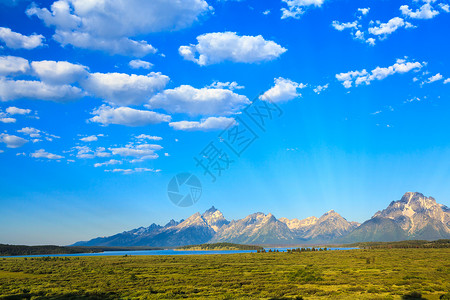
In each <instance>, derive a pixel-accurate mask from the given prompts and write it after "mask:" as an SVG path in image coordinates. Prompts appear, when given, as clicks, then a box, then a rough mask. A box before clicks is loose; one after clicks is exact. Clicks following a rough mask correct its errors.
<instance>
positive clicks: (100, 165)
mask: <svg viewBox="0 0 450 300" xmlns="http://www.w3.org/2000/svg"><path fill="white" fill-rule="evenodd" d="M118 164H122V162H121V161H120V160H117V159H110V160H108V161H105V162H103V163H96V164H94V167H95V168H98V167H103V166H111V165H118Z"/></svg>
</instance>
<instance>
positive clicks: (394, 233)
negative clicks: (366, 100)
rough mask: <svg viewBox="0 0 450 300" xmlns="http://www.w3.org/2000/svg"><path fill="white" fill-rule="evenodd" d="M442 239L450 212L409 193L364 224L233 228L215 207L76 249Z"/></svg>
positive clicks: (329, 216)
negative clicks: (88, 247) (217, 243)
mask: <svg viewBox="0 0 450 300" xmlns="http://www.w3.org/2000/svg"><path fill="white" fill-rule="evenodd" d="M440 238H450V209H449V208H447V207H446V206H445V205H442V204H439V203H437V202H436V200H435V199H434V198H432V197H429V198H427V197H425V196H424V195H422V194H420V193H411V192H408V193H406V194H405V195H404V196H403V197H402V199H400V200H398V201H393V202H391V203H390V204H389V206H388V207H387V208H386V209H384V210H381V211H378V212H377V213H375V214H374V215H373V217H372V218H371V219H370V220H368V221H366V222H364V223H363V224H359V223H357V222H349V221H347V220H346V219H345V218H343V217H342V216H341V215H339V214H338V213H337V212H335V211H334V210H330V211H329V212H327V213H325V214H324V215H322V216H321V217H320V218H316V217H309V218H306V219H303V220H299V219H292V220H289V219H287V218H280V219H277V218H276V217H275V216H274V215H272V214H270V213H269V214H267V215H266V214H263V213H254V214H251V215H249V216H247V217H245V218H243V219H240V220H233V221H231V222H230V221H227V220H226V219H225V217H224V216H223V214H222V212H220V211H219V210H217V209H216V208H215V207H214V206H213V207H211V208H210V209H208V210H207V211H205V212H204V213H203V214H200V213H196V214H194V215H192V216H190V217H189V218H187V219H186V220H181V221H180V222H176V221H174V220H171V221H170V222H169V223H167V224H166V225H165V226H160V225H157V224H152V225H150V226H149V227H140V228H137V229H133V230H130V231H125V232H122V233H119V234H116V235H113V236H109V237H100V238H95V239H92V240H90V241H85V242H77V243H75V244H74V245H75V246H154V247H164V246H181V245H192V244H202V243H207V242H230V243H241V244H307V243H351V242H365V241H398V240H405V239H423V240H435V239H440Z"/></svg>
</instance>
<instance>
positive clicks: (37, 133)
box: [17, 127, 41, 138]
mask: <svg viewBox="0 0 450 300" xmlns="http://www.w3.org/2000/svg"><path fill="white" fill-rule="evenodd" d="M17 132H20V133H23V134H26V135H29V136H30V137H32V138H38V137H41V131H40V130H39V129H36V128H33V127H24V128H22V129H20V130H17Z"/></svg>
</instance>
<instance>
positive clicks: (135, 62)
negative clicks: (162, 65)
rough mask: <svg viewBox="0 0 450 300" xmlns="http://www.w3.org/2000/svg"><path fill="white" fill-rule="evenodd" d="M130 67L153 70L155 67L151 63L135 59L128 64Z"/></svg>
mask: <svg viewBox="0 0 450 300" xmlns="http://www.w3.org/2000/svg"><path fill="white" fill-rule="evenodd" d="M128 65H129V66H130V67H131V68H133V69H147V70H148V69H151V68H152V67H153V64H152V63H149V62H148V61H144V60H140V59H134V60H132V61H130V62H129V63H128Z"/></svg>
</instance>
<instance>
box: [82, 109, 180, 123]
mask: <svg viewBox="0 0 450 300" xmlns="http://www.w3.org/2000/svg"><path fill="white" fill-rule="evenodd" d="M92 114H93V115H95V116H94V117H92V118H91V119H89V120H90V121H91V122H96V123H100V124H103V125H109V124H117V125H125V126H145V125H149V124H157V123H162V122H170V120H171V117H170V116H168V115H164V114H160V113H157V112H154V111H148V110H138V109H133V108H130V107H117V108H113V107H110V106H106V105H102V106H100V107H99V108H97V109H95V110H94V111H93V112H92Z"/></svg>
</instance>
